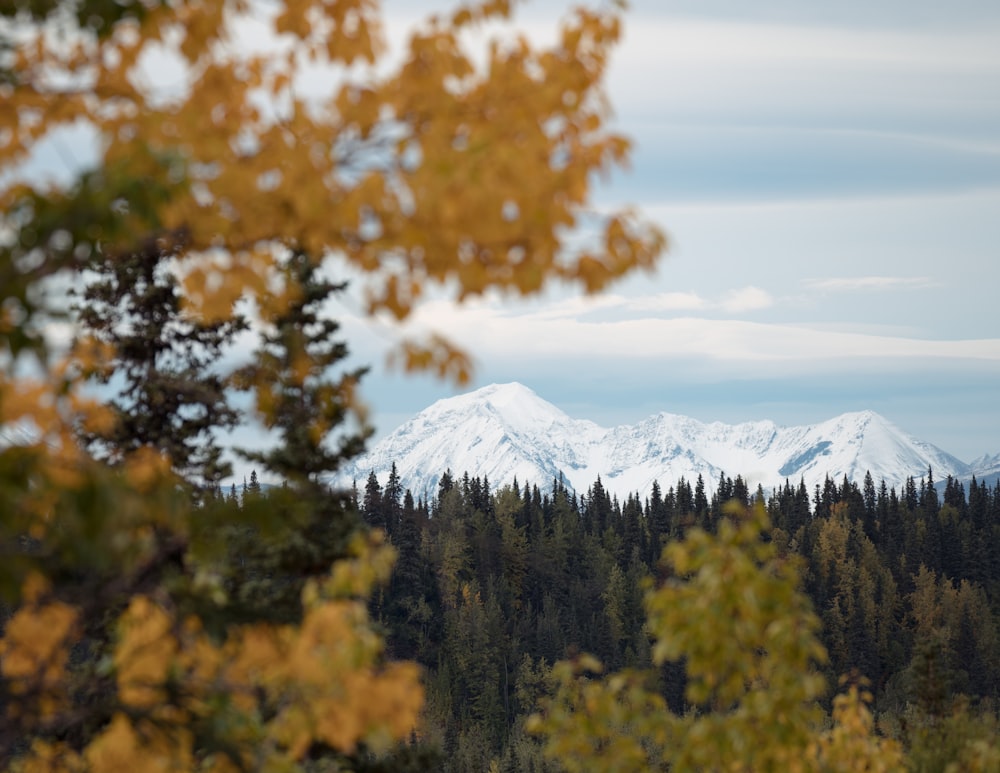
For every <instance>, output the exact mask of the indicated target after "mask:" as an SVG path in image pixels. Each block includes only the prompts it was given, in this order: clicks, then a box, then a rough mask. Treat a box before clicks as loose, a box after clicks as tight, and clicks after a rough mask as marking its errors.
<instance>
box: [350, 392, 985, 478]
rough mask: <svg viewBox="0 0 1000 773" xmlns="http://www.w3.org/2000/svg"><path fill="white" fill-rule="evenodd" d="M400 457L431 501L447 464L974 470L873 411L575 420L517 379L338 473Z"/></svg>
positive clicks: (551, 468) (528, 469)
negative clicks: (808, 419) (610, 423)
mask: <svg viewBox="0 0 1000 773" xmlns="http://www.w3.org/2000/svg"><path fill="white" fill-rule="evenodd" d="M990 461H992V458H991V459H990ZM393 463H395V464H396V466H397V472H398V474H399V476H400V478H401V480H402V483H403V485H404V486H405V487H407V488H409V489H410V490H411V491H412V492H413V493H414V495H415V496H423V497H425V498H430V497H432V496H434V495H435V494H436V490H437V483H438V480H439V477H440V475H441V474H442V473H444V472H445V471H446V470H450V471H451V472H452V473H453V474H462V473H465V472H468V473H469V474H470V475H474V476H479V477H485V478H487V479H488V480H489V482H490V484H491V485H492V486H499V485H503V484H507V483H510V482H512V481H513V480H514V478H517V480H518V481H520V482H522V483H535V484H538V485H539V486H540V487H547V486H548V485H549V483H550V482H551V481H552V480H553V478H557V477H560V476H562V478H563V479H564V481H565V482H566V483H567V484H568V485H569V486H571V487H572V488H574V489H576V490H577V491H581V492H582V491H586V490H587V488H588V487H590V486H591V485H592V484H593V483H594V481H595V480H596V479H597V478H598V476H600V478H601V480H602V482H603V484H604V486H605V488H606V489H608V490H609V491H612V492H614V493H616V494H618V495H619V496H620V497H624V496H626V495H627V494H629V493H633V492H639V493H640V494H641V495H644V494H646V493H648V491H649V490H650V488H651V486H652V483H653V481H654V480H658V481H660V483H661V484H662V485H667V486H670V485H673V484H674V483H675V482H676V481H677V480H678V479H679V478H681V477H684V478H686V479H688V480H694V479H696V478H697V477H698V476H699V475H701V476H703V477H704V478H705V480H706V481H707V480H717V479H718V478H719V475H720V474H723V473H725V474H727V475H730V476H733V477H735V476H736V475H742V476H743V477H744V479H745V480H746V481H747V483H748V484H749V485H750V486H751V487H756V485H757V484H758V483H759V484H761V485H763V486H764V487H765V488H770V487H773V486H778V485H781V484H782V483H783V482H784V481H785V480H786V479H789V480H792V481H793V482H798V480H800V479H803V480H805V482H806V484H807V485H808V486H809V487H810V488H811V487H812V486H814V485H816V484H817V483H819V484H821V483H822V482H823V480H824V479H825V478H826V477H830V478H831V479H833V480H837V481H839V480H841V479H842V478H843V477H845V476H846V477H847V478H849V479H851V480H855V481H857V482H859V483H860V482H861V480H862V479H863V477H864V475H865V473H866V472H871V474H872V477H873V478H874V479H875V480H876V481H880V480H885V481H886V483H887V484H888V485H891V486H899V485H901V484H902V483H903V482H904V481H905V480H906V478H908V477H911V476H912V477H920V476H922V475H925V474H926V473H927V470H928V468H931V469H933V471H934V475H935V477H937V478H944V477H945V476H947V475H953V476H955V477H964V476H965V475H967V474H968V473H969V471H970V466H969V465H966V464H964V463H963V462H961V461H960V460H958V459H956V458H955V457H953V456H951V455H950V454H947V453H945V452H944V451H942V450H940V449H938V448H936V447H934V446H932V445H930V444H928V443H924V442H922V441H920V440H917V439H916V438H914V437H912V436H911V435H908V434H907V433H905V432H903V431H902V430H900V429H899V428H898V427H896V426H895V425H893V424H892V423H891V422H889V421H888V420H887V419H885V418H884V417H882V416H880V415H879V414H877V413H875V412H873V411H859V412H855V413H845V414H842V415H841V416H836V417H834V418H832V419H829V420H827V421H824V422H820V423H818V424H814V425H806V426H800V427H780V426H778V425H776V424H775V423H774V422H772V421H752V422H745V423H742V424H735V425H731V424H724V423H722V422H712V423H709V424H706V423H703V422H700V421H698V420H696V419H693V418H690V417H687V416H680V415H677V414H672V413H666V412H663V413H658V414H655V415H653V416H650V417H648V418H646V419H644V420H642V421H640V422H638V423H636V424H633V425H622V426H618V427H614V428H612V429H605V428H602V427H600V426H598V425H597V424H594V423H593V422H590V421H585V420H580V419H573V418H570V417H569V416H567V415H566V414H565V413H564V412H563V411H562V410H560V409H559V408H557V407H556V406H554V405H552V404H551V403H549V402H547V401H545V400H543V399H542V398H541V397H539V396H538V395H537V394H535V392H533V391H532V390H531V389H529V388H528V387H526V386H524V385H523V384H519V383H516V382H515V383H510V384H491V385H489V386H486V387H483V388H481V389H477V390H475V391H473V392H469V393H467V394H464V395H459V396H457V397H452V398H447V399H444V400H439V401H437V402H436V403H434V404H433V405H431V406H430V407H429V408H427V409H425V410H424V411H421V412H420V413H419V414H417V415H416V416H415V417H414V418H413V419H411V420H410V421H408V422H406V423H405V424H403V425H402V426H401V427H399V429H397V430H396V431H395V432H393V433H392V434H391V435H389V436H388V437H386V438H385V439H384V440H382V441H381V442H380V443H378V444H377V445H376V446H375V447H374V448H373V449H372V450H371V451H370V452H369V453H368V454H366V455H365V456H363V457H361V458H359V459H358V460H356V462H355V463H354V464H352V465H351V466H350V467H349V468H347V469H346V470H344V472H343V474H342V475H341V476H339V481H340V482H341V483H346V484H349V483H350V481H351V480H352V479H353V480H357V481H362V480H364V479H365V478H367V476H368V475H369V473H370V472H372V471H374V472H375V474H376V475H377V476H378V477H379V478H380V480H384V478H385V477H386V476H387V475H388V471H389V469H390V467H391V465H392V464H393Z"/></svg>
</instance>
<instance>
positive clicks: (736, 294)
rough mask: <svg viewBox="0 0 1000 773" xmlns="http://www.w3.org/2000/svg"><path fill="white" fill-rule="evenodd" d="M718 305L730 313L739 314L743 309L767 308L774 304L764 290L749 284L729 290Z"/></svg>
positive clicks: (756, 309)
mask: <svg viewBox="0 0 1000 773" xmlns="http://www.w3.org/2000/svg"><path fill="white" fill-rule="evenodd" d="M719 305H720V307H721V308H722V309H723V310H724V311H727V312H729V313H730V314H740V313H743V312H745V311H758V310H760V309H766V308H769V307H770V306H773V305H774V299H773V298H772V297H771V295H770V294H769V293H768V292H767V291H766V290H761V289H760V288H759V287H754V286H752V285H751V286H749V287H741V288H740V289H738V290H730V291H729V292H728V293H726V295H725V297H724V298H723V299H722V301H721V303H720V304H719Z"/></svg>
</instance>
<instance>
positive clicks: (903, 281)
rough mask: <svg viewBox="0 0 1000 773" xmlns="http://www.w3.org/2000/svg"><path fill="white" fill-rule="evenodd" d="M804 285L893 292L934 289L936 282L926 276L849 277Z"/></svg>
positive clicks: (844, 289)
mask: <svg viewBox="0 0 1000 773" xmlns="http://www.w3.org/2000/svg"><path fill="white" fill-rule="evenodd" d="M803 284H804V285H806V287H809V288H811V289H813V290H830V291H834V292H844V291H852V290H891V289H895V288H923V287H934V286H935V284H936V283H935V282H934V280H932V279H931V278H930V277H926V276H847V277H830V278H827V279H804V280H803Z"/></svg>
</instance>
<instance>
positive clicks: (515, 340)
mask: <svg viewBox="0 0 1000 773" xmlns="http://www.w3.org/2000/svg"><path fill="white" fill-rule="evenodd" d="M759 292H761V293H762V294H763V295H764V296H766V295H767V294H766V293H763V291H759ZM740 294H743V295H746V296H747V297H748V298H749V297H752V296H753V294H751V293H745V292H744V291H740V292H738V293H737V294H736V295H737V296H738V295H740ZM767 297H769V296H767ZM414 322H415V323H416V324H417V325H418V326H419V327H421V328H423V327H429V328H432V329H435V330H438V331H444V332H446V333H447V334H449V335H451V336H453V337H454V339H455V340H456V341H457V342H458V343H459V344H461V345H463V346H465V347H467V349H468V350H469V351H472V352H474V353H475V354H476V356H477V358H480V359H482V360H484V361H491V360H493V359H496V358H505V357H512V356H513V357H519V358H531V359H535V360H536V361H537V360H538V359H545V360H550V361H551V360H555V359H559V358H566V359H567V360H569V359H573V358H576V357H580V356H585V357H588V358H594V359H599V358H601V357H606V358H612V359H614V358H619V357H636V358H648V359H660V358H664V357H699V358H706V359H714V360H728V361H732V362H760V363H761V364H766V363H778V362H784V363H789V364H794V363H799V362H800V363H802V368H803V369H804V370H809V369H812V368H814V367H815V364H816V362H817V361H818V360H828V361H834V362H835V361H843V360H844V359H873V358H880V359H890V358H891V359H895V360H901V359H907V358H912V359H914V360H917V359H919V360H922V361H925V360H927V359H928V358H930V359H941V360H958V359H968V360H981V361H994V362H1000V339H996V338H993V339H985V338H984V339H970V340H935V339H927V338H919V337H902V336H898V335H897V336H893V335H878V334H870V333H859V332H856V331H853V330H838V329H835V328H833V329H831V328H829V327H827V328H823V329H817V328H815V327H812V326H809V327H807V326H801V325H792V324H770V323H769V324H763V323H757V322H747V321H743V320H719V319H700V318H694V317H681V318H671V319H664V318H656V317H649V318H643V319H625V320H593V319H585V318H577V317H574V316H571V315H566V314H558V315H556V314H552V313H551V309H549V308H547V307H546V308H539V309H536V310H533V311H532V310H527V311H525V312H523V313H521V314H517V315H512V314H510V313H509V307H508V308H505V309H503V308H500V307H499V306H498V305H495V304H491V303H488V302H477V303H474V304H468V305H466V306H464V307H457V306H455V305H454V304H451V303H445V302H439V303H432V304H427V305H426V306H424V307H422V308H421V309H420V310H419V311H418V312H417V314H416V318H415V320H414Z"/></svg>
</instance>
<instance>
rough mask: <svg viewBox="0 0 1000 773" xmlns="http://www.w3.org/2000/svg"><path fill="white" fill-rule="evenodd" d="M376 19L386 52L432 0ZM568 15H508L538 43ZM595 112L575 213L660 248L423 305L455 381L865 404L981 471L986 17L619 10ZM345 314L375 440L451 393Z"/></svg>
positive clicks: (999, 242) (994, 405)
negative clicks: (603, 113)
mask: <svg viewBox="0 0 1000 773" xmlns="http://www.w3.org/2000/svg"><path fill="white" fill-rule="evenodd" d="M383 7H384V9H385V15H386V20H387V27H388V37H389V42H390V46H394V47H396V49H398V48H399V47H400V46H401V44H402V42H403V40H404V39H405V35H406V34H407V31H408V30H409V29H410V27H411V25H412V24H413V23H414V22H416V21H418V20H420V19H422V18H424V17H425V16H426V14H427V13H428V11H429V9H431V8H436V9H440V10H446V9H447V8H449V7H450V5H449V4H447V3H443V2H440V0H435V2H429V1H428V0H386V1H385V2H384V3H383ZM567 7H568V4H566V3H561V2H556V0H535V1H534V2H523V3H520V4H518V5H517V11H516V14H515V23H516V25H517V27H518V28H521V29H526V30H527V31H528V33H529V34H530V36H531V37H532V38H534V39H535V40H538V41H546V40H550V41H551V40H553V39H554V37H555V31H556V29H557V26H558V22H559V19H560V18H561V17H562V16H563V15H565V12H566V10H567ZM326 85H328V83H327V84H326ZM607 94H608V96H609V98H610V101H611V104H612V106H613V108H614V120H613V126H614V128H615V129H616V130H618V131H620V132H622V133H624V134H626V135H627V136H629V137H631V139H632V140H633V141H634V149H633V153H632V158H631V165H630V169H628V170H627V171H622V172H620V173H616V174H615V175H613V177H612V179H610V180H609V181H605V182H603V183H599V184H598V186H597V188H596V190H595V197H594V200H595V203H596V204H597V206H598V207H601V208H605V207H606V208H612V207H619V206H622V205H630V206H634V207H636V208H637V209H638V210H639V211H640V212H641V213H642V214H643V215H644V216H645V217H646V218H649V219H651V220H653V221H655V222H656V223H658V224H659V225H660V226H661V227H662V228H663V229H664V230H665V231H666V232H667V234H668V237H669V239H670V249H669V251H668V253H667V254H666V255H665V256H664V258H663V259H662V260H661V261H660V263H659V265H658V267H657V269H656V270H655V272H653V273H640V274H637V275H635V276H632V277H630V278H627V279H625V280H624V281H621V282H619V283H617V284H614V285H612V286H611V287H610V288H609V289H608V290H607V291H606V292H604V293H602V294H600V295H598V296H595V297H592V298H583V297H581V296H580V295H579V293H577V292H576V291H575V290H573V289H572V288H568V287H560V286H554V287H552V288H550V290H549V291H548V292H546V293H545V294H544V295H542V296H540V297H537V298H533V299H531V300H514V299H511V298H498V297H489V298H486V299H483V300H480V301H477V302H474V303H469V304H466V305H464V306H462V307H456V306H455V305H454V304H451V303H447V302H444V301H440V300H436V301H431V302H428V303H426V304H425V305H424V306H422V307H421V308H419V309H418V311H417V313H416V314H415V315H414V318H413V320H412V328H413V329H414V330H434V331H438V332H444V333H446V334H448V335H449V336H450V337H451V338H452V340H454V341H456V342H457V343H459V344H462V345H464V346H465V348H466V349H467V351H469V352H471V353H472V354H473V355H474V358H475V365H476V370H475V373H474V377H473V382H472V384H471V385H470V386H469V387H468V388H469V389H472V388H476V387H480V386H485V385H487V384H490V383H494V382H508V381H520V382H521V383H523V384H525V385H527V386H529V387H530V388H532V389H533V390H534V391H535V392H537V393H538V395H539V396H541V397H542V398H544V399H546V400H548V401H549V402H552V403H554V404H555V405H557V406H558V407H560V408H562V409H563V410H564V411H565V412H566V413H568V414H569V415H570V416H573V417H575V418H586V419H591V420H593V421H596V422H598V423H599V424H602V425H604V426H608V427H610V426H614V425H616V424H623V423H634V422H636V421H639V420H641V419H643V418H645V417H647V416H649V415H650V414H653V413H657V412H660V411H666V412H670V413H678V414H684V415H688V416H692V417H694V418H696V419H699V420H701V421H705V422H711V421H723V422H727V423H737V422H741V421H750V420H757V419H771V420H773V421H775V422H777V423H779V424H782V425H786V426H787V425H797V424H806V423H814V422H818V421H822V420H825V419H828V418H831V417H833V416H836V415H838V414H841V413H844V412H848V411H858V410H864V409H870V410H874V411H877V412H878V413H880V414H882V415H884V416H885V417H886V418H887V419H889V420H890V421H892V422H893V423H895V424H896V425H897V426H899V427H900V428H902V429H904V430H905V431H907V432H909V433H911V434H913V435H915V436H916V437H917V438H919V439H921V440H925V441H927V442H930V443H933V444H934V445H937V446H938V447H940V448H942V449H943V450H945V451H947V452H949V453H951V454H953V455H955V456H957V457H958V458H960V459H962V460H963V461H966V462H970V461H972V460H974V459H976V458H978V457H980V456H982V455H984V454H990V455H993V454H997V453H1000V302H998V298H1000V4H998V3H996V2H995V0H988V1H983V2H980V1H978V0H955V1H954V2H951V3H949V4H944V3H940V2H933V3H932V2H927V1H925V0H905V2H904V0H864V1H862V0H841V1H840V2H837V3H809V2H799V1H798V0H755V2H753V3H747V2H745V1H744V0H633V2H631V3H630V10H629V12H628V13H627V14H626V17H625V34H624V40H623V41H622V43H621V44H620V46H619V47H618V49H617V50H616V51H615V53H614V55H613V59H612V66H611V71H610V75H609V79H608V84H607ZM88 141H89V142H92V141H93V139H92V138H88V137H87V136H86V132H85V131H83V133H82V136H79V137H74V136H68V137H65V138H64V139H63V141H62V143H61V148H62V150H61V151H60V153H50V156H51V158H50V159H49V161H50V165H51V166H54V167H55V168H56V169H62V168H64V167H66V166H67V163H68V162H67V159H66V152H67V149H68V150H69V151H70V152H71V153H75V154H76V155H77V156H78V157H80V158H83V157H84V156H85V155H86V154H85V152H84V151H82V150H80V148H82V147H84V146H85V145H86V144H87V142H88ZM39 155H40V156H41V157H42V158H41V159H40V162H39V166H38V167H37V168H36V171H38V170H42V171H44V167H45V159H44V156H45V152H44V149H43V152H41V153H40V154H39ZM525 184H530V181H526V183H525ZM360 308H361V304H360V303H359V302H358V301H356V300H352V299H351V298H345V299H344V300H343V301H342V302H341V303H339V305H337V306H335V307H334V308H333V309H332V312H333V313H334V314H335V315H336V316H337V318H338V319H339V320H340V321H341V323H342V326H343V331H344V334H345V338H346V340H347V342H348V344H349V346H350V348H351V351H352V362H353V363H354V364H357V365H362V364H363V365H370V366H371V372H370V373H369V374H368V375H367V376H366V378H365V379H364V381H363V382H362V397H363V398H364V399H365V400H366V401H367V403H368V405H369V407H370V420H371V422H372V423H373V424H374V426H375V429H376V435H375V440H377V439H378V438H379V437H382V436H384V435H386V434H388V433H389V432H391V431H392V430H393V429H395V428H396V427H397V426H399V425H400V424H402V423H403V422H404V421H406V420H407V419H409V418H410V417H412V416H413V415H414V414H416V413H417V412H419V411H420V410H421V409H423V408H425V407H427V406H428V405H430V404H431V403H432V402H433V401H435V400H437V399H440V398H443V397H448V396H451V395H454V394H457V393H458V392H459V391H464V390H460V389H457V388H456V387H455V386H453V385H451V384H449V383H446V382H442V381H439V380H436V379H434V378H432V377H429V376H412V375H401V374H399V373H398V372H394V371H392V370H390V369H388V368H387V367H386V363H385V358H386V352H387V351H388V349H389V348H390V346H391V345H392V343H393V342H394V341H395V340H397V332H396V331H394V330H393V329H391V328H389V327H387V326H383V325H381V324H379V323H377V322H373V321H372V320H369V319H365V318H364V317H363V315H362V314H361V313H360ZM255 433H257V434H259V430H257V429H254V428H248V429H246V430H245V431H244V432H243V433H242V435H241V437H239V438H238V442H241V443H242V444H243V445H247V444H253V442H254V436H255ZM239 474H240V470H237V477H239Z"/></svg>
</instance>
